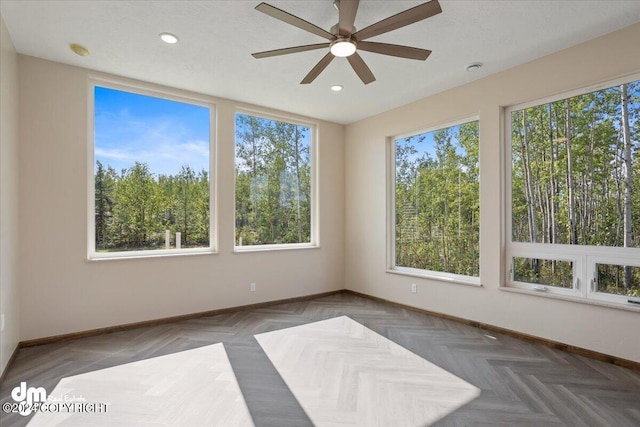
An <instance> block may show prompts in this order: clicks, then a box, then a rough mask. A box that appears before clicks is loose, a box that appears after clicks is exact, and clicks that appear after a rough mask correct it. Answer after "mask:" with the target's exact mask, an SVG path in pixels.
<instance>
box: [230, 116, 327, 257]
mask: <svg viewBox="0 0 640 427" xmlns="http://www.w3.org/2000/svg"><path fill="white" fill-rule="evenodd" d="M313 140H314V131H313V127H312V126H310V125H303V124H297V123H290V122H286V121H282V120H276V119H270V118H264V117H256V116H253V115H248V114H241V113H238V114H236V161H235V169H236V171H235V172H236V182H235V192H236V227H235V245H236V250H242V248H250V249H251V248H252V249H268V248H273V247H274V246H277V247H282V246H283V245H286V247H302V246H307V247H308V246H313V244H314V243H315V241H314V237H315V236H314V229H313V222H314V215H313V209H314V185H313V180H314V177H313V176H314V167H313Z"/></svg>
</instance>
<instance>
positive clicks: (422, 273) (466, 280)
mask: <svg viewBox="0 0 640 427" xmlns="http://www.w3.org/2000/svg"><path fill="white" fill-rule="evenodd" d="M386 272H387V273H391V274H399V275H401V276H410V277H419V278H421V279H430V280H438V281H440V282H446V283H455V284H457V285H467V286H475V287H479V288H481V287H482V283H480V278H479V277H470V276H459V275H455V276H454V275H451V276H444V275H443V276H440V275H437V274H434V273H432V272H429V271H426V270H414V269H406V270H404V269H403V270H398V269H387V270H386Z"/></svg>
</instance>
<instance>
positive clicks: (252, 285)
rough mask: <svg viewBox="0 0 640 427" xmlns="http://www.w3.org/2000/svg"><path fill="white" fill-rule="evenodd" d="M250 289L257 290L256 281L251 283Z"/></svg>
mask: <svg viewBox="0 0 640 427" xmlns="http://www.w3.org/2000/svg"><path fill="white" fill-rule="evenodd" d="M249 290H250V291H251V292H255V291H256V282H251V284H249Z"/></svg>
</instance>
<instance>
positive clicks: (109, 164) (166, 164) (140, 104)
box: [94, 86, 210, 252]
mask: <svg viewBox="0 0 640 427" xmlns="http://www.w3.org/2000/svg"><path fill="white" fill-rule="evenodd" d="M94 101H95V104H94V105H95V111H94V143H95V151H94V153H95V159H96V164H95V175H94V179H95V250H96V252H120V251H133V250H156V249H164V248H165V246H166V243H167V242H166V239H165V237H166V235H167V230H168V234H169V236H170V237H169V242H168V243H169V247H171V248H175V247H176V233H181V239H180V246H181V247H182V248H196V247H209V241H210V240H209V239H210V236H209V232H210V230H209V132H210V130H209V124H210V123H209V122H210V110H209V108H207V107H202V106H198V105H192V104H186V103H183V102H176V101H171V100H168V99H161V98H155V97H151V96H145V95H139V94H135V93H129V92H123V91H119V90H114V89H110V88H106V87H99V86H96V87H95V91H94Z"/></svg>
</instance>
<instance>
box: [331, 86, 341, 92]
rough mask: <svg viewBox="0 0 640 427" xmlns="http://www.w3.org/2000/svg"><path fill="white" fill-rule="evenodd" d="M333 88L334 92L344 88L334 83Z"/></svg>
mask: <svg viewBox="0 0 640 427" xmlns="http://www.w3.org/2000/svg"><path fill="white" fill-rule="evenodd" d="M331 90H332V91H334V92H340V91H341V90H342V85H333V86H331Z"/></svg>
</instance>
